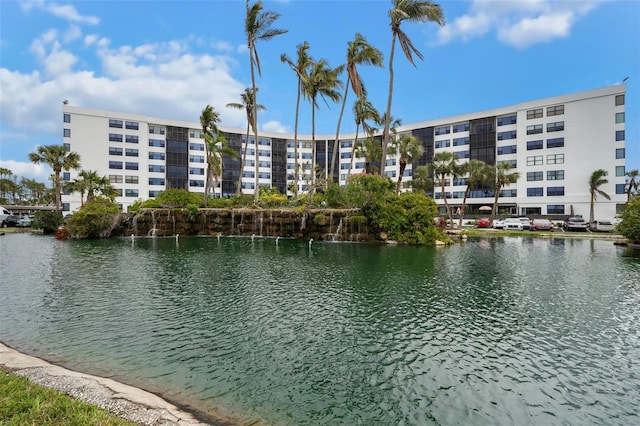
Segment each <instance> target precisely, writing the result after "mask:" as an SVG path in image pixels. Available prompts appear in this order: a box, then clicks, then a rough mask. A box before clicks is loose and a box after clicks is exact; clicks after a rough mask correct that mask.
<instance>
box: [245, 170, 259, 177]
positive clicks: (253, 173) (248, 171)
mask: <svg viewBox="0 0 640 426" xmlns="http://www.w3.org/2000/svg"><path fill="white" fill-rule="evenodd" d="M242 177H246V178H254V177H256V172H252V171H251V170H243V171H242Z"/></svg>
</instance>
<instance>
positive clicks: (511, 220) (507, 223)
mask: <svg viewBox="0 0 640 426" xmlns="http://www.w3.org/2000/svg"><path fill="white" fill-rule="evenodd" d="M502 229H505V230H508V229H511V230H516V231H522V222H521V221H520V219H518V218H515V217H508V218H506V219H505V220H504V222H503V225H502Z"/></svg>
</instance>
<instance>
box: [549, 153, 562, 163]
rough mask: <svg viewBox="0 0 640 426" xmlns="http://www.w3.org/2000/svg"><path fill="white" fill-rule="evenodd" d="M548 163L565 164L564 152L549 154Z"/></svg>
mask: <svg viewBox="0 0 640 426" xmlns="http://www.w3.org/2000/svg"><path fill="white" fill-rule="evenodd" d="M547 164H564V154H551V155H547Z"/></svg>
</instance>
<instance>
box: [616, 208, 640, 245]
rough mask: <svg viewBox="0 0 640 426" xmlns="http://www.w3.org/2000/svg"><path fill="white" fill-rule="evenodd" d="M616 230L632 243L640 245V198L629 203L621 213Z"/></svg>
mask: <svg viewBox="0 0 640 426" xmlns="http://www.w3.org/2000/svg"><path fill="white" fill-rule="evenodd" d="M621 217H622V221H621V222H620V223H619V224H618V230H619V231H620V233H621V234H622V235H624V236H625V237H626V238H628V239H629V240H631V241H632V242H634V243H640V197H636V198H634V199H633V200H631V201H629V202H628V203H627V205H626V206H625V209H624V211H623V212H622V215H621Z"/></svg>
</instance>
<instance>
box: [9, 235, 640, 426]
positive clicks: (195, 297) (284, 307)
mask: <svg viewBox="0 0 640 426" xmlns="http://www.w3.org/2000/svg"><path fill="white" fill-rule="evenodd" d="M2 238H3V244H2V247H1V248H0V250H1V251H2V258H1V259H2V260H0V265H1V266H2V271H3V279H2V281H1V283H0V290H1V291H2V295H3V297H2V298H0V338H1V339H2V340H3V341H5V342H6V343H8V344H10V345H13V346H15V347H17V348H19V349H22V350H25V351H28V352H31V353H34V354H36V355H40V356H44V357H47V358H49V359H52V360H54V361H57V362H61V363H63V364H67V365H69V366H70V367H71V368H77V369H81V370H85V371H89V372H94V373H97V374H102V375H107V376H113V377H115V378H116V379H119V380H123V381H126V382H129V383H132V384H134V385H139V386H143V387H145V388H147V389H150V390H153V391H156V392H161V393H163V394H164V395H166V396H169V397H170V398H172V399H175V400H178V401H180V402H186V403H189V404H190V405H191V406H195V407H198V408H199V409H201V410H203V411H207V410H213V409H216V408H217V407H220V406H222V407H225V408H227V409H229V410H232V411H234V412H237V413H240V414H241V415H242V416H243V417H244V418H245V419H247V421H253V420H256V419H265V420H266V421H268V422H269V423H273V424H296V425H298V424H349V425H351V424H416V425H424V424H453V423H463V424H495V423H497V424H567V423H571V424H602V423H606V424H634V423H638V422H640V419H639V418H638V414H637V413H638V411H639V410H638V405H637V401H638V400H640V394H639V392H640V391H639V390H640V366H639V364H638V359H640V349H639V348H640V345H639V343H640V342H639V341H638V340H639V336H640V329H639V326H638V324H640V308H639V306H640V303H639V302H640V285H639V284H638V283H640V258H639V257H638V256H637V255H634V254H629V253H628V252H627V251H625V250H624V249H621V248H617V247H615V246H613V244H611V243H610V242H603V241H582V240H564V239H558V238H552V239H529V238H505V239H480V240H474V241H471V240H470V241H468V242H467V243H466V244H462V245H455V246H452V247H447V248H437V249H436V248H419V247H390V246H367V245H360V244H335V243H321V242H313V245H312V250H311V251H310V250H309V246H308V242H306V241H295V240H282V239H281V240H279V241H278V244H276V242H275V240H273V239H267V238H257V237H256V238H254V239H251V238H224V237H223V238H220V239H218V238H186V237H185V238H183V237H181V238H180V239H179V242H176V240H175V239H174V238H137V239H136V240H135V242H134V243H133V244H132V243H131V241H130V240H129V239H121V240H103V241H68V242H62V243H61V242H57V241H55V240H51V239H48V238H42V237H38V236H32V235H28V234H20V235H8V236H5V237H2ZM9 258H12V259H13V260H12V261H8V260H7V259H9ZM21 262H22V263H21ZM26 262H28V263H26ZM32 266H35V267H32Z"/></svg>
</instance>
